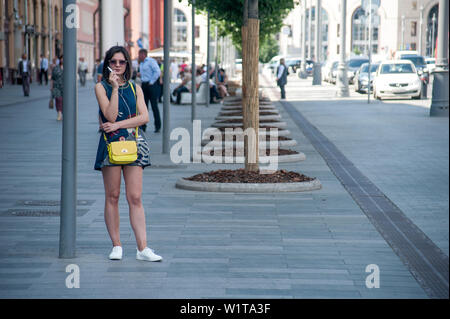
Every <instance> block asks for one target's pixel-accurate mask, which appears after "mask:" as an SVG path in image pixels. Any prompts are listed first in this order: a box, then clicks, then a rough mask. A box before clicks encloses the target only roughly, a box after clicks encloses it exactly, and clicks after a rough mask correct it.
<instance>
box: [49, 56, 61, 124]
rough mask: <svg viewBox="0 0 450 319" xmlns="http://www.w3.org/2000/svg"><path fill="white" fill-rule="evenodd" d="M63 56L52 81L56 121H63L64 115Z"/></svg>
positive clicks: (51, 87)
mask: <svg viewBox="0 0 450 319" xmlns="http://www.w3.org/2000/svg"><path fill="white" fill-rule="evenodd" d="M63 89H64V82H63V56H62V55H61V56H60V57H59V63H58V64H57V65H55V66H54V67H53V70H52V80H51V83H50V91H51V92H52V98H53V99H54V100H55V108H56V114H57V115H56V120H57V121H61V120H62V114H63Z"/></svg>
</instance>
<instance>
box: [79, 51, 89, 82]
mask: <svg viewBox="0 0 450 319" xmlns="http://www.w3.org/2000/svg"><path fill="white" fill-rule="evenodd" d="M87 72H88V65H87V63H86V61H85V60H84V58H83V57H81V58H80V62H79V63H78V76H79V78H80V84H81V86H85V85H86V73H87Z"/></svg>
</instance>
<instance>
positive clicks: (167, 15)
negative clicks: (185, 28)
mask: <svg viewBox="0 0 450 319" xmlns="http://www.w3.org/2000/svg"><path fill="white" fill-rule="evenodd" d="M170 8H171V6H170V3H169V0H164V76H163V81H164V83H163V90H164V92H163V94H164V96H163V98H164V101H163V102H164V103H163V145H162V153H163V154H168V153H169V135H170V76H169V74H170V32H171V27H170V25H171V23H172V21H171V20H172V19H171V9H170Z"/></svg>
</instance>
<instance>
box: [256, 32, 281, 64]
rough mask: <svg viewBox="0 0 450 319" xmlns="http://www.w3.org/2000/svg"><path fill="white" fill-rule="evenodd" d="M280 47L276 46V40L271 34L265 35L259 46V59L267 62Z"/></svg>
mask: <svg viewBox="0 0 450 319" xmlns="http://www.w3.org/2000/svg"><path fill="white" fill-rule="evenodd" d="M279 51H280V47H279V46H278V42H277V40H275V37H274V36H273V35H271V36H269V37H267V38H266V39H265V40H264V42H261V44H260V47H259V61H260V62H261V63H267V62H269V61H270V59H272V58H273V57H274V56H276V55H277V54H278V52H279Z"/></svg>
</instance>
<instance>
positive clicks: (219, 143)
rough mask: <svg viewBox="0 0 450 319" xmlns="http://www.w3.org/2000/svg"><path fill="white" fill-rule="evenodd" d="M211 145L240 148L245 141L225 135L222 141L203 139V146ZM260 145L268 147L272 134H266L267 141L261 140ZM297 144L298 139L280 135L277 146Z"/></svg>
mask: <svg viewBox="0 0 450 319" xmlns="http://www.w3.org/2000/svg"><path fill="white" fill-rule="evenodd" d="M205 145H208V146H211V147H225V146H228V145H234V146H236V147H238V148H241V147H244V142H243V141H236V136H233V141H225V137H224V138H223V139H222V141H211V140H203V141H202V146H205ZM259 145H260V147H262V146H264V145H265V146H266V148H268V147H269V146H270V135H266V141H265V142H263V141H261V136H260V141H259ZM295 145H297V141H296V140H293V139H291V138H288V137H285V136H278V141H277V146H279V147H287V146H295Z"/></svg>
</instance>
